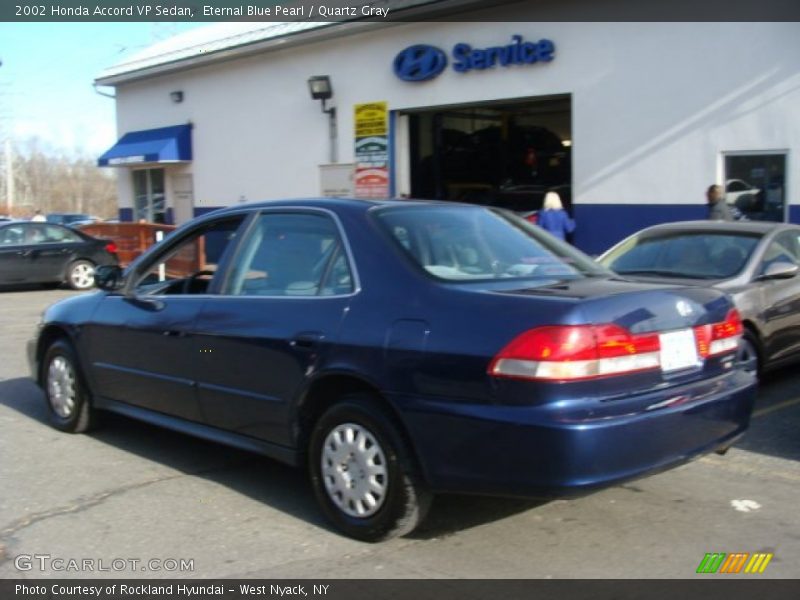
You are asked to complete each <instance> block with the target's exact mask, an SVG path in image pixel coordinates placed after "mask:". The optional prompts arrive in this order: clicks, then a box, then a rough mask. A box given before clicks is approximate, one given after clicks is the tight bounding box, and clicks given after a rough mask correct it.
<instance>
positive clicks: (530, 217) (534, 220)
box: [525, 213, 539, 225]
mask: <svg viewBox="0 0 800 600" xmlns="http://www.w3.org/2000/svg"><path fill="white" fill-rule="evenodd" d="M525 220H526V221H528V223H533V224H534V225H536V224H537V223H538V222H539V213H533V214H532V215H528V216H527V217H525Z"/></svg>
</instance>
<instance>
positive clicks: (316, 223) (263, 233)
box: [224, 212, 354, 296]
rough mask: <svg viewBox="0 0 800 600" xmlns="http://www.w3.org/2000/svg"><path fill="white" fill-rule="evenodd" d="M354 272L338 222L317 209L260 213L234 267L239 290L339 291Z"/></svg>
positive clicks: (234, 289)
mask: <svg viewBox="0 0 800 600" xmlns="http://www.w3.org/2000/svg"><path fill="white" fill-rule="evenodd" d="M353 289H354V288H353V278H352V273H351V269H350V265H349V262H348V260H347V254H346V252H345V250H344V246H343V241H342V238H341V236H340V234H339V231H338V228H337V226H336V223H335V222H334V221H333V219H331V218H330V217H328V216H327V215H322V214H316V213H274V212H266V213H263V214H262V215H260V216H259V217H258V218H257V220H256V222H255V223H254V224H253V226H252V227H251V229H250V231H249V233H248V237H247V239H246V240H244V242H243V243H242V248H241V250H240V251H239V253H238V256H237V257H236V259H235V261H234V264H233V267H232V269H231V276H230V277H229V278H228V283H227V285H226V287H225V290H224V293H226V294H230V295H234V296H337V295H343V294H349V293H351V292H352V291H353Z"/></svg>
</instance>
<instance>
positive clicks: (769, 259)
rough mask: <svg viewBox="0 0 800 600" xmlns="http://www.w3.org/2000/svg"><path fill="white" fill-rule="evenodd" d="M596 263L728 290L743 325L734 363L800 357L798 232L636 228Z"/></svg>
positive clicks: (701, 226) (726, 226) (725, 225)
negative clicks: (742, 334) (739, 359)
mask: <svg viewBox="0 0 800 600" xmlns="http://www.w3.org/2000/svg"><path fill="white" fill-rule="evenodd" d="M598 261H599V262H600V263H601V264H602V265H604V266H605V267H608V268H609V269H611V270H613V271H615V272H616V273H618V274H620V275H623V276H625V277H626V278H630V279H635V280H639V281H658V282H665V283H672V284H674V283H681V284H686V285H702V286H713V287H716V288H718V289H721V290H724V291H725V292H727V293H729V294H730V295H731V296H732V297H733V300H734V302H735V304H736V307H737V308H738V309H739V313H740V314H741V318H742V321H743V324H744V328H745V335H744V338H743V341H742V345H741V349H740V358H741V360H742V361H744V362H746V363H747V364H748V365H750V368H753V369H757V370H758V371H759V372H762V371H764V370H768V369H772V368H774V367H777V366H780V365H783V364H787V363H790V362H794V361H798V360H800V277H798V276H797V273H798V271H800V267H798V264H800V227H798V226H796V225H790V224H786V223H766V222H756V221H746V222H741V221H739V222H721V221H683V222H679V223H665V224H663V225H656V226H654V227H649V228H647V229H643V230H642V231H639V232H638V233H635V234H633V235H632V236H630V237H628V238H626V239H624V240H623V241H621V242H620V243H619V244H617V245H616V246H614V247H613V248H611V249H610V250H608V251H607V252H605V254H603V255H602V256H600V257H599V258H598Z"/></svg>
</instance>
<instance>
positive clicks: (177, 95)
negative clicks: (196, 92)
mask: <svg viewBox="0 0 800 600" xmlns="http://www.w3.org/2000/svg"><path fill="white" fill-rule="evenodd" d="M169 97H170V100H172V101H173V102H174V103H175V104H180V103H181V102H183V92H182V91H180V90H176V91H174V92H170V93H169Z"/></svg>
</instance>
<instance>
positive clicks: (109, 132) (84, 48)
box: [0, 22, 204, 157]
mask: <svg viewBox="0 0 800 600" xmlns="http://www.w3.org/2000/svg"><path fill="white" fill-rule="evenodd" d="M203 25H204V24H202V23H201V24H198V23H7V22H5V23H0V61H2V65H0V139H4V138H5V137H6V136H8V135H10V136H11V138H12V139H13V140H15V141H17V142H23V141H25V140H27V139H30V138H33V137H37V138H39V139H40V140H41V141H42V142H43V143H44V144H45V145H47V146H49V147H51V148H52V149H54V150H58V151H64V152H68V153H76V154H87V155H89V156H92V157H96V156H98V155H99V154H102V153H103V152H104V151H105V150H107V149H108V148H109V147H110V146H111V145H112V144H113V143H114V142H115V141H116V139H117V133H116V125H115V123H116V120H115V115H114V100H112V99H111V98H106V97H104V96H101V95H99V94H97V93H96V92H95V91H94V88H93V86H92V83H93V81H94V79H95V77H96V76H97V75H98V74H99V73H100V72H101V71H102V70H103V69H105V68H106V67H110V66H112V65H114V64H116V63H117V62H119V61H120V60H121V59H122V58H124V57H125V56H128V55H130V54H133V53H136V52H138V51H140V50H142V49H143V48H145V47H147V46H149V45H150V44H152V43H154V42H157V41H160V40H163V39H165V38H168V37H170V36H171V35H174V34H177V33H181V32H183V31H186V30H187V29H191V28H195V27H198V26H201V27H202V26H203ZM103 89H104V91H106V92H109V91H111V92H113V90H112V89H109V88H103Z"/></svg>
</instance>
